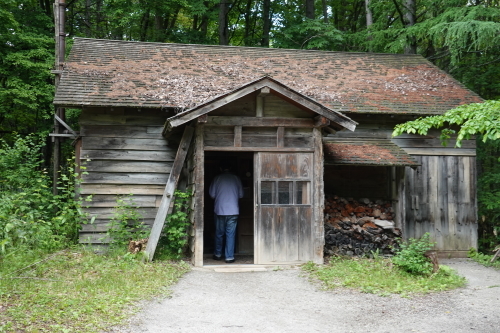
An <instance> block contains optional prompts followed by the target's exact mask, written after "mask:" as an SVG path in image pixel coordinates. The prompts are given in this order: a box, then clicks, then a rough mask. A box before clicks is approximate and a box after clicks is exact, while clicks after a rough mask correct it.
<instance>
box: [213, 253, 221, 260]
mask: <svg viewBox="0 0 500 333" xmlns="http://www.w3.org/2000/svg"><path fill="white" fill-rule="evenodd" d="M212 259H213V260H222V256H220V257H217V256H216V255H215V254H214V255H213V257H212Z"/></svg>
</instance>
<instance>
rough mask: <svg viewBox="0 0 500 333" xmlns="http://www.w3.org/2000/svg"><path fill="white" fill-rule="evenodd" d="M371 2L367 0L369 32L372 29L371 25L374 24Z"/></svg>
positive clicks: (367, 25)
mask: <svg viewBox="0 0 500 333" xmlns="http://www.w3.org/2000/svg"><path fill="white" fill-rule="evenodd" d="M370 1H371V0H365V8H366V27H367V28H368V30H369V29H370V27H371V25H372V24H373V13H372V10H371V9H370Z"/></svg>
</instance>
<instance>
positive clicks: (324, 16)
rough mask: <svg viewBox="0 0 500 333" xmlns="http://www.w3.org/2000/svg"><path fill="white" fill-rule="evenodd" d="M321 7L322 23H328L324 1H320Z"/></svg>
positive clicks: (326, 7)
mask: <svg viewBox="0 0 500 333" xmlns="http://www.w3.org/2000/svg"><path fill="white" fill-rule="evenodd" d="M367 1H368V0H367ZM321 7H322V9H323V22H325V23H328V6H327V5H326V0H321Z"/></svg>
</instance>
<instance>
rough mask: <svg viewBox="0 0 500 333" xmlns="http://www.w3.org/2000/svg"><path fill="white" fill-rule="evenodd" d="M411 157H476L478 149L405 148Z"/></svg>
mask: <svg viewBox="0 0 500 333" xmlns="http://www.w3.org/2000/svg"><path fill="white" fill-rule="evenodd" d="M403 150H404V151H405V152H407V153H408V154H410V155H430V156H476V149H470V148H465V149H463V148H403Z"/></svg>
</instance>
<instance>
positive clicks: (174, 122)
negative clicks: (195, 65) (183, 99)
mask: <svg viewBox="0 0 500 333" xmlns="http://www.w3.org/2000/svg"><path fill="white" fill-rule="evenodd" d="M265 87H268V88H269V89H270V92H271V93H273V94H275V95H277V96H281V97H282V98H283V97H284V98H285V99H288V100H291V101H293V102H294V103H296V104H297V105H300V106H301V107H303V108H305V109H307V110H310V111H313V112H316V113H317V114H319V115H322V116H324V117H326V118H327V119H330V120H332V121H333V122H334V123H336V124H337V125H338V126H340V127H344V128H347V129H348V130H350V131H354V129H355V128H356V125H357V122H355V121H354V120H352V119H350V118H349V117H347V116H345V115H343V114H342V113H340V112H337V111H335V110H332V109H329V108H327V107H326V106H324V105H322V104H320V103H318V102H317V101H315V100H313V99H312V98H309V97H307V96H305V95H302V94H301V93H299V92H296V91H294V90H292V89H290V88H288V87H286V86H285V85H283V84H281V83H279V82H278V81H275V80H272V79H269V78H266V79H263V80H259V81H256V82H253V83H252V84H249V85H247V86H244V87H242V88H240V89H238V90H235V91H233V92H231V93H228V94H226V95H223V96H221V97H218V98H216V99H214V100H212V101H210V102H208V103H206V104H203V105H200V106H199V107H195V108H194V109H191V110H188V111H186V112H184V113H183V114H182V115H177V116H174V117H171V118H169V119H167V127H177V126H179V125H182V124H184V123H186V122H188V121H190V120H193V119H195V118H198V117H199V116H201V115H204V114H207V113H209V112H211V111H213V110H215V109H218V108H220V107H221V106H224V105H227V104H229V103H231V102H233V101H235V100H238V99H240V98H242V97H244V96H247V95H248V94H251V93H253V92H255V91H256V90H261V89H262V88H265ZM332 126H333V124H332Z"/></svg>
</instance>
